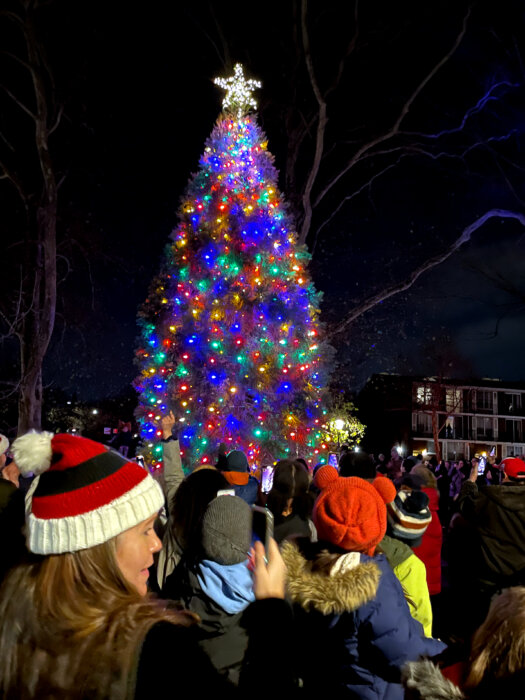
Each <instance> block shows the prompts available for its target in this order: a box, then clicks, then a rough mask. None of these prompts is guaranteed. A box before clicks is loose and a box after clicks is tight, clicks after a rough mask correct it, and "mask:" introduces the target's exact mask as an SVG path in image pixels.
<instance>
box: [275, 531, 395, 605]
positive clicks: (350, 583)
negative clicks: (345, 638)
mask: <svg viewBox="0 0 525 700" xmlns="http://www.w3.org/2000/svg"><path fill="white" fill-rule="evenodd" d="M281 553H282V556H283V559H284V561H285V563H286V567H287V590H288V594H289V596H290V598H291V600H292V602H294V603H298V604H299V605H301V607H303V608H304V609H305V610H311V609H314V610H318V611H319V612H320V613H322V614H323V615H330V614H336V615H337V614H342V613H344V612H350V611H353V610H357V609H358V608H360V607H361V606H362V605H364V604H365V603H368V602H370V601H371V600H373V599H374V598H375V596H376V593H377V588H378V585H379V579H380V577H381V572H380V570H379V567H378V566H377V564H376V563H375V562H374V561H373V560H372V559H371V558H370V557H367V556H365V555H361V556H360V561H358V563H356V564H355V565H354V566H352V567H341V568H340V570H338V571H337V572H336V573H331V569H332V568H334V567H335V566H336V565H337V563H338V560H341V558H342V557H343V558H344V557H348V556H349V555H345V554H340V555H333V554H328V553H327V552H326V551H319V552H318V553H317V556H316V557H315V559H313V560H310V559H306V558H305V557H304V556H303V555H302V554H301V552H300V551H299V549H298V548H297V546H296V545H295V544H293V543H292V542H285V543H284V544H283V546H282V550H281ZM350 554H351V555H353V556H354V557H359V555H358V554H356V553H350ZM339 563H341V561H339Z"/></svg>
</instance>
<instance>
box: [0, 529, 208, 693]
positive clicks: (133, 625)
mask: <svg viewBox="0 0 525 700" xmlns="http://www.w3.org/2000/svg"><path fill="white" fill-rule="evenodd" d="M194 619H195V618H194V617H193V616H191V614H187V613H183V612H168V611H166V610H164V609H162V608H161V607H160V606H159V604H158V603H156V601H153V600H152V599H150V598H148V597H146V598H143V597H141V596H140V595H139V593H138V591H137V590H136V589H135V588H134V587H133V586H132V585H131V584H129V583H128V582H127V581H126V580H125V578H124V576H123V575H122V573H121V572H120V569H119V568H118V565H117V561H116V544H115V538H114V539H112V540H109V541H108V542H105V543H103V544H100V545H98V546H96V547H91V548H90V549H85V550H81V551H78V552H72V553H66V554H54V555H49V556H46V557H41V556H37V555H32V556H31V557H30V558H29V559H28V561H27V562H25V563H23V564H21V565H19V566H18V567H16V568H15V569H13V570H12V571H11V572H10V573H9V574H8V576H7V577H6V579H5V581H4V583H3V585H2V588H1V589H0V696H1V697H3V698H5V697H12V698H15V697H16V698H26V697H61V698H75V697H78V698H80V697H88V696H89V697H93V698H98V697H105V698H123V697H125V696H126V686H127V683H128V675H129V674H130V672H132V671H133V668H134V664H136V661H137V656H136V653H137V649H138V648H140V642H141V640H142V639H143V638H144V636H145V635H146V633H147V631H148V630H149V629H150V628H151V627H152V626H153V625H154V624H155V623H156V622H159V621H161V620H164V621H170V622H173V623H176V624H184V625H188V624H191V622H192V621H193V620H194Z"/></svg>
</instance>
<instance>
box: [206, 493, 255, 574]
mask: <svg viewBox="0 0 525 700" xmlns="http://www.w3.org/2000/svg"><path fill="white" fill-rule="evenodd" d="M251 522H252V511H251V508H250V506H249V505H248V504H247V503H246V501H243V500H242V498H239V497H237V496H218V497H217V498H214V499H213V501H211V503H210V505H209V506H208V508H207V509H206V513H205V514H204V519H203V521H202V549H203V551H204V555H205V558H206V559H209V560H210V561H212V562H215V563H217V564H222V565H224V566H231V565H233V564H240V563H241V562H244V561H246V559H247V557H248V553H249V550H250V546H251Z"/></svg>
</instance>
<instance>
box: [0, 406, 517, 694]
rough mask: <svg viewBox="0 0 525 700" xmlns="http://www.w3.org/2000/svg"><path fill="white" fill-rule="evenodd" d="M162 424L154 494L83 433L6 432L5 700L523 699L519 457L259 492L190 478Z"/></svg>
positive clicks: (298, 469) (146, 479)
mask: <svg viewBox="0 0 525 700" xmlns="http://www.w3.org/2000/svg"><path fill="white" fill-rule="evenodd" d="M161 427H162V443H163V462H164V469H163V474H162V483H160V480H159V479H155V478H153V476H152V475H151V474H150V473H149V472H148V470H147V469H144V468H143V467H142V466H140V465H139V464H137V463H136V462H135V461H133V460H130V459H128V456H127V455H126V454H124V453H123V451H122V450H121V449H119V451H116V450H115V449H113V448H112V447H111V446H107V445H102V444H100V443H97V442H94V441H92V440H89V439H87V438H84V437H81V436H73V435H69V434H52V433H46V432H43V433H42V432H34V431H32V432H30V433H28V434H26V435H22V436H19V437H18V438H17V439H16V440H14V442H13V444H12V445H9V442H8V441H7V439H6V438H5V437H4V436H0V455H1V456H0V467H1V468H2V476H3V479H1V480H0V519H1V522H2V526H3V532H4V534H5V535H7V536H6V537H4V538H3V539H4V550H3V554H4V556H3V557H2V559H1V568H0V577H1V578H0V585H1V587H0V696H1V697H5V698H71V699H73V698H112V699H113V698H115V699H116V698H142V697H146V696H147V697H151V696H152V695H153V694H155V692H158V693H161V692H162V693H163V694H167V695H168V696H169V694H170V692H173V694H174V695H175V694H177V695H179V694H181V697H185V696H186V694H187V695H188V696H189V694H190V693H192V694H194V693H197V696H198V694H199V691H201V692H208V691H209V692H210V693H211V692H215V693H216V692H217V691H219V692H220V691H221V690H223V691H224V693H225V694H226V693H227V694H228V696H230V695H231V696H233V697H236V696H237V695H240V694H243V695H246V696H248V694H249V697H259V696H261V697H262V696H264V697H267V695H268V693H272V694H273V695H275V696H276V697H286V698H290V697H314V696H318V694H319V693H320V692H322V693H323V694H324V695H327V696H331V697H334V698H338V697H353V698H364V699H370V700H376V699H377V700H398V699H399V700H401V699H402V698H408V699H409V700H411V699H417V698H423V699H424V700H432V699H436V700H437V699H438V698H440V699H443V700H444V699H445V698H458V699H460V698H466V699H470V698H472V699H474V698H476V699H479V698H489V697H490V698H492V697H493V696H494V694H495V693H497V692H498V691H499V692H502V693H504V694H505V697H520V687H521V686H520V684H521V677H522V674H523V672H524V669H525V544H524V543H525V462H524V461H523V460H522V459H521V458H517V457H513V458H506V459H504V460H500V461H498V460H497V459H496V458H489V459H488V460H487V464H486V465H482V466H481V467H480V463H479V461H478V460H476V459H473V460H471V462H467V461H466V460H459V461H458V462H454V463H449V462H446V461H443V462H441V463H438V462H437V461H436V460H435V459H428V460H427V459H424V458H423V456H422V455H419V456H415V457H408V458H406V459H402V458H401V457H400V455H399V453H398V452H397V450H396V449H392V452H391V454H390V458H389V459H388V460H387V459H385V458H384V456H383V455H379V456H378V457H377V458H375V457H374V456H373V455H367V454H365V453H363V452H354V451H350V450H347V449H343V450H342V452H341V455H340V456H339V460H338V466H337V467H334V466H332V465H331V464H319V465H316V466H315V468H314V469H312V470H311V471H310V469H309V467H308V465H307V463H306V462H305V461H304V460H303V459H300V458H297V459H282V460H280V461H278V462H277V463H276V464H275V465H273V466H272V468H271V470H270V471H271V476H272V483H271V484H270V485H269V486H268V487H267V488H265V489H264V490H263V488H262V481H263V480H261V479H260V478H259V477H260V472H259V471H256V470H255V471H254V470H253V468H251V467H250V465H249V463H248V459H247V456H246V455H245V453H244V452H242V451H241V450H238V449H234V450H230V451H228V449H227V448H226V446H225V445H221V446H220V448H219V452H218V455H217V456H216V460H215V465H214V466H212V465H210V464H202V465H194V469H193V470H192V471H191V472H190V473H189V474H188V475H185V474H184V471H183V469H182V464H181V458H180V446H179V442H178V439H177V434H176V432H175V429H176V421H175V418H174V416H173V414H171V413H170V414H168V415H166V416H164V417H163V419H162V421H161ZM113 447H114V446H113ZM8 450H9V452H10V455H11V461H10V463H9V464H7V463H6V455H7V453H8ZM254 507H255V511H257V512H258V513H261V512H262V513H263V514H265V518H266V519H265V522H266V523H267V526H268V527H269V528H271V534H272V535H273V537H269V536H267V537H264V536H262V537H260V536H259V534H260V533H257V534H256V531H255V530H254V522H255V521H254ZM257 509H258V510H257ZM266 534H267V535H268V534H269V533H268V532H266Z"/></svg>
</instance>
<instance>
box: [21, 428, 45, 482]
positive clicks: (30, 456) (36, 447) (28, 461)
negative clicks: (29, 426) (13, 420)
mask: <svg viewBox="0 0 525 700" xmlns="http://www.w3.org/2000/svg"><path fill="white" fill-rule="evenodd" d="M52 439H53V433H48V432H43V433H37V431H36V430H31V431H30V432H29V433H26V434H25V435H21V436H20V437H19V438H17V439H16V440H15V441H14V442H13V458H14V460H15V462H16V466H17V467H18V468H19V469H20V471H21V472H22V474H23V475H24V476H27V475H28V474H34V475H35V476H37V475H38V474H42V473H43V472H45V471H47V470H48V469H49V467H50V466H51V458H52V456H53V449H52V447H51V440H52Z"/></svg>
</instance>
